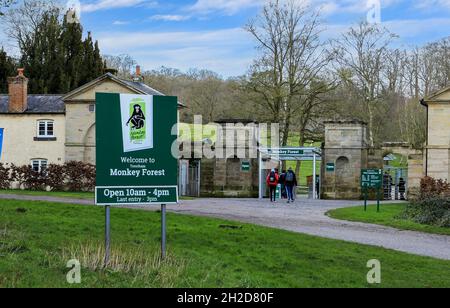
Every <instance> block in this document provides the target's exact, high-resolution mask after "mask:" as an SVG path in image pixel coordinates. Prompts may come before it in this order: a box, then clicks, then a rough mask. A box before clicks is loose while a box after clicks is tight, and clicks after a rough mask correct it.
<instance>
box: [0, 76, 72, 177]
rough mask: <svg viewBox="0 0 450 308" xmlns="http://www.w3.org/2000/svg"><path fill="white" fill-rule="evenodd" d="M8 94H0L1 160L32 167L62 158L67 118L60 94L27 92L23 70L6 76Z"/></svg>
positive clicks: (55, 161) (38, 168)
mask: <svg viewBox="0 0 450 308" xmlns="http://www.w3.org/2000/svg"><path fill="white" fill-rule="evenodd" d="M8 90H9V94H8V95H0V128H3V129H4V132H3V147H2V153H0V162H1V163H4V164H15V165H19V166H20V165H27V164H30V165H31V166H33V168H34V169H35V170H37V171H38V170H40V169H41V168H43V167H44V168H45V166H47V165H48V164H50V163H55V164H58V163H63V162H64V161H65V139H66V129H65V124H66V119H65V108H64V102H63V100H62V96H61V95H29V94H28V79H27V78H26V77H25V76H24V71H23V70H19V72H18V76H16V77H12V78H9V79H8Z"/></svg>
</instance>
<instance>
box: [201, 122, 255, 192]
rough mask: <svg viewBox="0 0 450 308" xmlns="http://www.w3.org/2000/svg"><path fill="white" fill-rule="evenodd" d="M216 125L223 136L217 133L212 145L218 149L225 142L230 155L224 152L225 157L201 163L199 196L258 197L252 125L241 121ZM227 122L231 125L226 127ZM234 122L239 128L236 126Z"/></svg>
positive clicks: (253, 128)
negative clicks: (220, 129) (220, 127)
mask: <svg viewBox="0 0 450 308" xmlns="http://www.w3.org/2000/svg"><path fill="white" fill-rule="evenodd" d="M217 123H218V125H220V126H222V128H223V134H218V136H217V140H216V142H215V145H214V146H215V147H217V148H218V147H221V146H222V145H225V144H226V142H227V140H228V145H229V147H228V151H229V152H228V153H227V152H226V151H225V152H224V155H225V158H213V159H205V158H204V159H202V160H201V172H200V179H201V181H200V195H201V196H203V197H248V198H257V197H258V196H259V161H258V158H257V155H258V154H257V142H256V140H257V138H258V137H257V132H256V126H252V125H251V124H252V123H253V122H252V121H243V120H224V121H218V122H217ZM227 123H228V124H233V125H232V126H228V127H227V126H226V125H227ZM237 123H239V125H235V124H237ZM240 124H242V125H240ZM249 124H250V125H249ZM230 144H231V147H230ZM252 154H253V155H252ZM240 157H252V158H240Z"/></svg>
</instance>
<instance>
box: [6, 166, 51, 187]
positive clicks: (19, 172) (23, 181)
mask: <svg viewBox="0 0 450 308" xmlns="http://www.w3.org/2000/svg"><path fill="white" fill-rule="evenodd" d="M11 181H15V182H18V183H19V185H20V186H21V187H24V188H26V189H30V190H44V189H45V186H46V173H45V172H36V171H34V170H33V168H31V166H29V165H24V166H21V167H18V166H15V165H12V166H11Z"/></svg>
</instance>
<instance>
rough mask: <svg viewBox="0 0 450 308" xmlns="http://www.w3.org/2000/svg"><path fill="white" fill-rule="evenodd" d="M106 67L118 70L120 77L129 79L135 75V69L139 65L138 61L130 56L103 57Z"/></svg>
mask: <svg viewBox="0 0 450 308" xmlns="http://www.w3.org/2000/svg"><path fill="white" fill-rule="evenodd" d="M102 58H103V59H104V61H105V64H106V67H107V68H109V69H115V70H117V73H118V76H119V77H123V78H129V77H130V76H131V75H132V73H133V68H134V67H135V66H136V65H137V61H136V60H135V59H134V58H133V57H132V56H130V55H128V54H122V55H118V56H112V55H103V56H102Z"/></svg>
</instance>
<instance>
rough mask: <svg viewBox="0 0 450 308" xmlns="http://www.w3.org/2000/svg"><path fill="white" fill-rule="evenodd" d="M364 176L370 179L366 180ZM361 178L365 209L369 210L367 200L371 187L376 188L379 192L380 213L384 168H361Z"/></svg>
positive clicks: (378, 207)
mask: <svg viewBox="0 0 450 308" xmlns="http://www.w3.org/2000/svg"><path fill="white" fill-rule="evenodd" d="M364 176H366V177H368V179H367V180H364ZM375 176H376V177H375ZM360 180H361V190H362V191H363V193H364V211H365V212H367V200H368V199H369V189H374V190H376V192H377V213H379V212H380V203H381V200H380V199H381V196H380V192H381V189H383V169H375V168H373V169H361V178H360ZM364 184H367V185H364Z"/></svg>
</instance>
